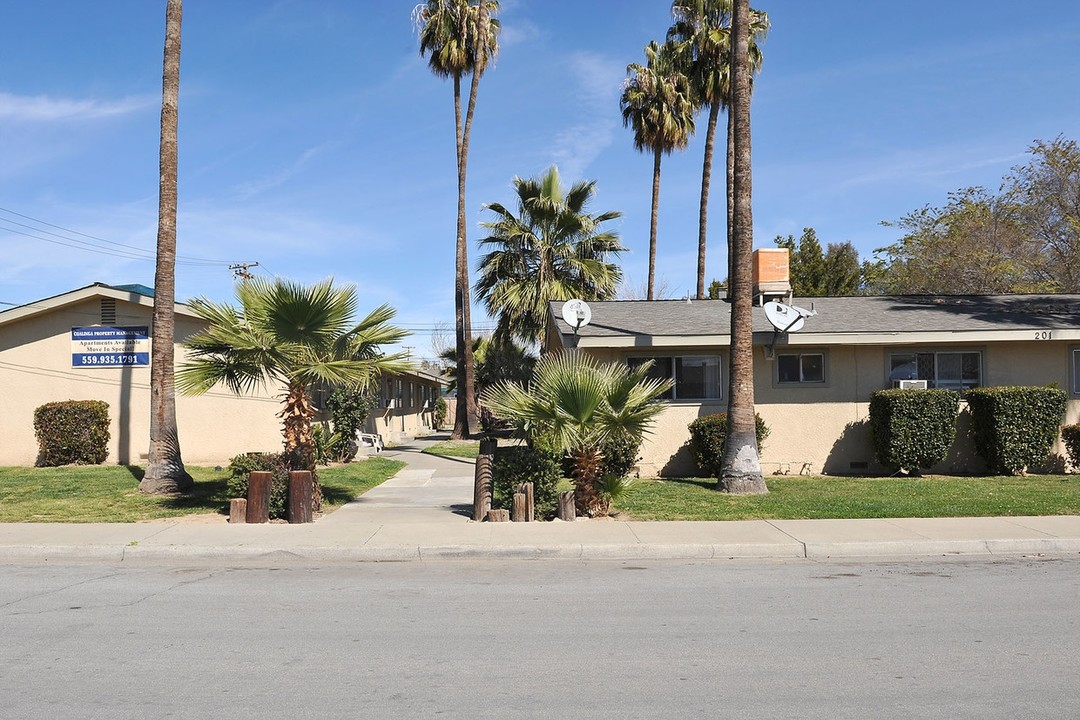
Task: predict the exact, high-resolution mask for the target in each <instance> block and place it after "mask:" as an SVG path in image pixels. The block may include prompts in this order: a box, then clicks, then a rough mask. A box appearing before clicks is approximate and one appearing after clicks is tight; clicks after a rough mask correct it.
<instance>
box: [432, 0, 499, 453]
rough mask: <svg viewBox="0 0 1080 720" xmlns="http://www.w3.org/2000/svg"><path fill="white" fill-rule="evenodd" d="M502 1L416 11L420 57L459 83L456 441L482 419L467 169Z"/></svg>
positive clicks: (441, 3) (438, 2)
mask: <svg viewBox="0 0 1080 720" xmlns="http://www.w3.org/2000/svg"><path fill="white" fill-rule="evenodd" d="M498 9H499V3H498V2H497V0H427V2H425V3H422V4H420V5H417V6H416V8H415V9H414V10H413V23H414V24H415V25H416V28H417V31H418V32H419V35H420V55H421V56H423V55H429V56H430V57H429V60H428V66H429V67H430V68H431V71H432V72H433V73H435V74H436V75H438V76H439V77H443V78H446V77H451V78H453V79H454V138H455V142H456V145H457V179H458V207H457V250H456V253H455V261H454V312H455V325H456V333H455V334H456V341H457V352H458V357H461V358H463V359H464V362H461V363H459V364H458V370H457V371H458V386H459V387H462V388H464V397H463V398H462V400H464V402H458V404H457V414H456V417H455V419H454V431H453V434H452V435H451V437H454V438H457V439H462V438H465V437H468V435H469V422H470V418H475V417H476V416H477V406H476V396H475V394H474V392H473V382H472V372H473V368H472V365H473V360H472V322H471V319H470V312H469V311H470V308H469V297H470V296H469V257H468V244H467V241H466V235H465V168H466V164H467V162H468V158H469V133H470V131H471V129H472V120H473V113H474V111H475V109H476V93H477V89H478V87H479V85H480V76H481V75H482V74H483V73H484V70H485V69H487V65H488V62H491V61H493V60H494V59H495V56H496V55H497V54H498V52H499V44H498V39H497V36H498V33H499V29H500V25H499V21H498V20H497V19H495V18H494V17H492V16H491V14H492V13H493V12H496V11H498ZM468 73H471V74H472V84H471V85H470V87H469V102H468V109H467V110H466V112H465V121H464V126H462V118H461V78H462V77H463V76H464V75H466V74H468Z"/></svg>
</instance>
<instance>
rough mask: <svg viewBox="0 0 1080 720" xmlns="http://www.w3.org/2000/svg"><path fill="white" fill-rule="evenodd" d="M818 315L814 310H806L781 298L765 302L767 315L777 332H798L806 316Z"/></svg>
mask: <svg viewBox="0 0 1080 720" xmlns="http://www.w3.org/2000/svg"><path fill="white" fill-rule="evenodd" d="M813 315H817V312H815V311H814V310H805V309H803V308H801V307H796V306H795V305H787V304H785V303H782V302H780V301H779V300H773V301H771V302H767V303H765V317H766V318H768V320H769V322H770V323H772V326H773V327H774V328H776V331H777V332H782V333H787V332H798V331H799V330H802V327H803V325H804V324H805V321H806V318H808V317H811V316H813Z"/></svg>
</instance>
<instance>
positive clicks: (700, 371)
mask: <svg viewBox="0 0 1080 720" xmlns="http://www.w3.org/2000/svg"><path fill="white" fill-rule="evenodd" d="M650 360H651V361H652V362H653V365H652V368H650V370H649V373H648V375H647V377H650V378H656V379H659V380H668V379H670V380H673V381H674V385H673V386H672V388H671V389H670V390H668V391H667V392H666V393H665V394H663V395H661V396H660V397H661V398H663V399H666V400H712V399H719V398H720V397H722V392H721V373H720V357H719V356H717V355H684V356H678V357H637V358H628V360H627V363H628V364H629V365H630V367H631V368H636V367H639V366H641V365H642V364H644V363H646V362H648V361H650Z"/></svg>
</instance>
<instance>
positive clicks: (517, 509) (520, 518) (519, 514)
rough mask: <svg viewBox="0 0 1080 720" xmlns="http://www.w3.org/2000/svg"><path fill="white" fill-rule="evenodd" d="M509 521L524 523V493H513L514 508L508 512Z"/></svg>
mask: <svg viewBox="0 0 1080 720" xmlns="http://www.w3.org/2000/svg"><path fill="white" fill-rule="evenodd" d="M510 519H511V520H512V521H513V522H525V493H523V492H516V493H514V506H513V508H512V509H511V510H510Z"/></svg>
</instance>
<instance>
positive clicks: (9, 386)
mask: <svg viewBox="0 0 1080 720" xmlns="http://www.w3.org/2000/svg"><path fill="white" fill-rule="evenodd" d="M116 305H117V317H116V323H115V324H116V325H118V326H124V325H136V326H138V325H146V326H149V325H150V313H151V309H150V308H149V307H147V306H141V305H136V304H134V303H128V302H123V301H118V302H117V303H116ZM100 308H101V306H100V300H99V299H98V298H93V299H89V300H85V301H83V302H80V303H77V304H74V305H69V306H67V307H64V308H60V309H57V310H53V311H46V312H42V313H38V314H35V315H33V316H30V317H27V318H24V319H22V320H17V321H14V322H9V323H5V324H4V325H3V326H0V388H2V391H0V464H2V465H32V464H34V462H35V460H36V457H37V440H36V439H35V437H34V427H33V425H34V409H35V408H36V407H38V406H39V405H42V404H44V403H47V402H54V401H60V400H104V401H105V402H107V403H109V419H110V434H111V438H110V440H109V456H108V459H107V461H106V462H109V463H131V464H136V465H138V464H142V463H145V460H146V453H147V449H148V447H149V443H150V439H149V418H150V397H149V386H150V368H149V367H125V368H112V367H102V368H75V367H72V366H71V328H73V327H80V326H90V325H96V324H100V317H101V316H100V312H101V309H100ZM198 322H199V321H198V320H196V319H194V318H188V317H183V316H180V315H178V316H177V318H176V338H177V340H182V339H183V338H185V337H187V336H188V335H190V334H191V333H193V332H195V331H196V330H197V329H198V327H199V325H198V324H197V323H198ZM182 358H183V350H182V348H179V347H178V348H177V362H180V361H181V360H182ZM274 395H276V391H275V390H273V389H271V390H268V391H265V392H262V393H260V394H258V395H255V396H251V397H244V398H237V397H235V396H234V395H232V394H231V393H229V392H228V391H227V390H224V389H221V390H214V391H212V392H210V393H208V394H206V395H203V396H199V397H184V396H181V395H178V396H177V399H176V415H177V426H178V429H179V433H180V448H181V453H182V454H183V458H184V462H186V463H190V464H193V465H220V464H225V463H227V462H228V459H229V458H230V457H232V456H233V455H236V454H238V453H241V452H247V451H253V450H261V451H273V452H276V451H280V449H281V430H280V426H279V424H278V423H279V421H278V418H277V417H276V413H277V412H278V410H279V409H280V404H279V401H278V400H277V399H275V397H274Z"/></svg>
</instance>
